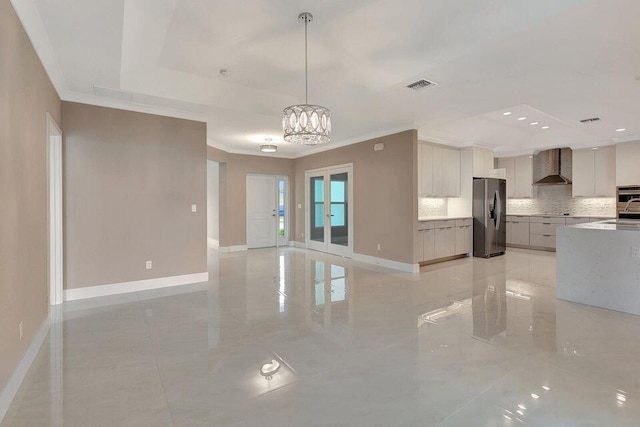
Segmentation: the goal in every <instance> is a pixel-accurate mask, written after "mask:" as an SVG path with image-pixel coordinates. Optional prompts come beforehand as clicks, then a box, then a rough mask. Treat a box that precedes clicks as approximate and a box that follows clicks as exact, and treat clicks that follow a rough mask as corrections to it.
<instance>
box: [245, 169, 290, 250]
mask: <svg viewBox="0 0 640 427" xmlns="http://www.w3.org/2000/svg"><path fill="white" fill-rule="evenodd" d="M288 205H289V178H288V177H287V176H280V175H255V174H248V175H247V248H248V249H255V248H267V247H273V246H287V245H288V244H289V206H288Z"/></svg>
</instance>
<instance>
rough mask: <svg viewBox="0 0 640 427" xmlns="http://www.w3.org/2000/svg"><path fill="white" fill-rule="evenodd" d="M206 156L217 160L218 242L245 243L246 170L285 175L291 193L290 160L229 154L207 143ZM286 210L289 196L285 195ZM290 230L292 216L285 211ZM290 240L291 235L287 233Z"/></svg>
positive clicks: (292, 220)
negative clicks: (286, 200) (218, 166)
mask: <svg viewBox="0 0 640 427" xmlns="http://www.w3.org/2000/svg"><path fill="white" fill-rule="evenodd" d="M207 158H208V159H209V160H213V161H216V162H219V163H220V192H219V195H220V204H219V206H220V229H219V230H220V231H219V234H220V246H221V247H229V246H238V245H246V244H247V220H246V215H247V181H246V177H247V174H252V173H253V174H265V175H282V176H288V177H289V186H290V190H289V191H290V194H294V190H295V183H294V179H293V177H294V161H293V160H292V159H283V158H277V157H267V156H248V155H243V154H232V153H227V152H226V151H222V150H218V149H217V148H214V147H207ZM289 212H294V210H293V197H289ZM289 221H290V223H289V227H290V230H294V229H295V228H294V227H295V216H294V215H289ZM289 239H290V240H293V236H289Z"/></svg>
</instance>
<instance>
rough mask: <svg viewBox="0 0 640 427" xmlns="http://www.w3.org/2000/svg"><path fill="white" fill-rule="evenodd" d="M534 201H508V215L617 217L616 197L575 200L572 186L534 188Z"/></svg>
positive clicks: (580, 198)
mask: <svg viewBox="0 0 640 427" xmlns="http://www.w3.org/2000/svg"><path fill="white" fill-rule="evenodd" d="M533 194H534V197H533V198H532V199H507V213H508V214H512V215H519V214H520V215H531V214H559V215H562V214H565V213H567V214H570V215H582V216H589V215H593V216H612V217H613V216H616V200H615V198H614V197H604V198H593V199H590V198H583V197H576V198H573V197H572V195H571V186H570V185H544V186H535V187H534V188H533Z"/></svg>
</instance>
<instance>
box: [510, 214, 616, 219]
mask: <svg viewBox="0 0 640 427" xmlns="http://www.w3.org/2000/svg"><path fill="white" fill-rule="evenodd" d="M507 216H521V217H526V216H535V217H542V216H548V217H552V218H602V219H613V218H615V216H607V215H563V214H557V213H545V214H542V213H537V214H512V213H507Z"/></svg>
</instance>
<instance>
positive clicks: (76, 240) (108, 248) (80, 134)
mask: <svg viewBox="0 0 640 427" xmlns="http://www.w3.org/2000/svg"><path fill="white" fill-rule="evenodd" d="M62 126H63V133H64V146H65V151H64V158H63V163H64V168H65V177H64V192H65V203H64V216H65V224H64V227H65V288H66V289H71V288H81V287H85V286H96V285H104V284H111V283H120V282H129V281H135V280H143V279H152V278H159V277H168V276H178V275H183V274H193V273H202V272H206V271H207V258H206V244H207V242H206V240H207V218H206V214H207V172H206V168H207V165H206V163H207V162H206V144H207V142H206V124H205V123H200V122H194V121H188V120H182V119H174V118H169V117H161V116H154V115H150V114H142V113H135V112H131V111H123V110H116V109H111V108H104V107H97V106H90V105H84V104H76V103H71V102H63V104H62ZM191 204H196V205H197V209H198V210H197V212H196V213H192V212H191ZM146 260H151V261H152V262H153V269H151V270H146V269H145V261H146Z"/></svg>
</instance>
